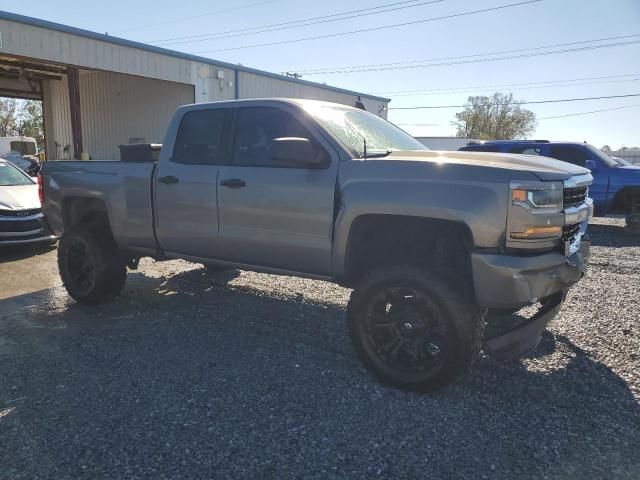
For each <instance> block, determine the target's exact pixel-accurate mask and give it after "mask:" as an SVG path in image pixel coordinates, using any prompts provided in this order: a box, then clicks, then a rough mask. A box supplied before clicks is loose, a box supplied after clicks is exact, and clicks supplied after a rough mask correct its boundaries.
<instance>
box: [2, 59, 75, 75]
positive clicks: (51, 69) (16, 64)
mask: <svg viewBox="0 0 640 480" xmlns="http://www.w3.org/2000/svg"><path fill="white" fill-rule="evenodd" d="M0 65H6V66H7V67H13V68H24V69H27V70H35V71H38V72H46V73H55V74H58V75H64V74H65V73H67V69H66V68H63V67H55V66H51V65H44V64H39V63H33V62H21V61H12V60H5V59H2V58H0Z"/></svg>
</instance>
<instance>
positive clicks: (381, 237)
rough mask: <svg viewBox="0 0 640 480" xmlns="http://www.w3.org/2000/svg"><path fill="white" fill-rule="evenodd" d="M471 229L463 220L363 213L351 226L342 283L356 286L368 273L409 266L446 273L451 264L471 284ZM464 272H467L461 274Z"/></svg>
mask: <svg viewBox="0 0 640 480" xmlns="http://www.w3.org/2000/svg"><path fill="white" fill-rule="evenodd" d="M472 247H473V235H472V232H471V229H470V228H469V226H468V225H467V224H465V223H464V222H462V221H458V220H452V219H441V218H428V217H418V216H410V215H386V214H363V215H359V216H358V217H356V218H355V219H354V221H353V222H352V223H351V226H350V229H349V234H348V241H347V247H346V250H345V255H344V270H343V274H342V276H341V278H342V283H344V284H345V285H352V284H353V283H354V282H356V281H357V279H358V278H359V277H360V276H361V275H362V274H364V273H365V272H366V271H367V270H369V269H371V268H374V267H378V266H383V265H390V264H393V263H408V264H414V265H420V266H425V267H429V268H430V269H432V270H435V271H438V270H445V269H446V268H445V267H446V266H447V262H451V263H450V264H448V265H449V266H452V267H454V268H452V269H451V270H456V271H457V272H458V274H463V275H461V277H465V276H466V277H468V280H469V281H471V266H470V251H471V249H472ZM460 269H462V270H463V271H460Z"/></svg>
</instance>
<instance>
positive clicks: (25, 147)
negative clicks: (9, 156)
mask: <svg viewBox="0 0 640 480" xmlns="http://www.w3.org/2000/svg"><path fill="white" fill-rule="evenodd" d="M11 150H14V151H16V152H18V153H19V154H20V155H35V154H36V144H35V143H33V142H23V141H18V140H16V141H13V142H11Z"/></svg>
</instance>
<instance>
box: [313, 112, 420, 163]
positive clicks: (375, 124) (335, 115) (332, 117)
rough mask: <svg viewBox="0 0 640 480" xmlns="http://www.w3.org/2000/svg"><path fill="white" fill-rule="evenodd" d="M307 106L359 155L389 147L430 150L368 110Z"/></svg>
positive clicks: (342, 141)
mask: <svg viewBox="0 0 640 480" xmlns="http://www.w3.org/2000/svg"><path fill="white" fill-rule="evenodd" d="M305 109H306V110H307V111H308V112H309V113H310V114H311V115H313V116H314V117H315V118H316V120H318V122H320V124H322V126H323V127H324V128H326V129H327V130H328V131H329V132H330V133H331V134H332V135H333V136H335V137H336V138H337V139H338V140H339V141H340V142H341V143H342V144H344V145H345V146H346V147H347V148H349V150H351V151H352V153H354V154H355V155H356V156H357V157H363V156H364V153H365V152H364V149H365V147H364V143H365V139H366V144H367V146H366V148H367V152H368V153H376V152H384V151H388V150H429V149H428V148H427V147H425V146H424V145H422V144H421V143H420V142H418V141H417V140H416V139H415V138H413V137H412V136H411V135H409V134H408V133H407V132H405V131H404V130H402V129H400V128H398V127H396V126H395V125H394V124H392V123H390V122H387V121H386V120H384V119H382V118H380V117H378V116H376V115H373V114H372V113H369V112H366V111H364V110H355V109H353V108H349V107H340V106H335V105H322V104H320V105H308V106H305Z"/></svg>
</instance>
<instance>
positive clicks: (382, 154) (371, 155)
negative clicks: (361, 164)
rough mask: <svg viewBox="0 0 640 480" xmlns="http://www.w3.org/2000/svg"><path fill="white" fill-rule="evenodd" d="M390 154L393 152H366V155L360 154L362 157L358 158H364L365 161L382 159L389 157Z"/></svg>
mask: <svg viewBox="0 0 640 480" xmlns="http://www.w3.org/2000/svg"><path fill="white" fill-rule="evenodd" d="M392 153H393V150H385V151H383V152H376V153H368V152H366V153H364V154H362V156H361V157H360V158H364V159H365V160H366V159H367V158H383V157H386V156H389V155H391V154H392Z"/></svg>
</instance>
